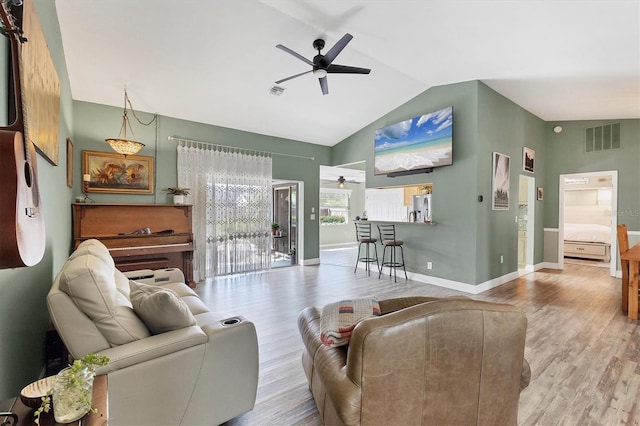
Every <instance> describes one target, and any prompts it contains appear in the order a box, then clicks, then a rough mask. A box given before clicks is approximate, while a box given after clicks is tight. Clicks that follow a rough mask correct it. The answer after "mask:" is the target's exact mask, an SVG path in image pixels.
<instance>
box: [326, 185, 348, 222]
mask: <svg viewBox="0 0 640 426" xmlns="http://www.w3.org/2000/svg"><path fill="white" fill-rule="evenodd" d="M350 197H351V190H350V189H338V188H320V225H343V224H346V223H349V198H350Z"/></svg>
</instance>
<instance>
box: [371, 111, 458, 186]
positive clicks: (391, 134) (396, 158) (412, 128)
mask: <svg viewBox="0 0 640 426" xmlns="http://www.w3.org/2000/svg"><path fill="white" fill-rule="evenodd" d="M452 153H453V107H447V108H444V109H441V110H439V111H435V112H432V113H429V114H424V115H420V116H418V117H414V118H412V119H409V120H405V121H401V122H400V123H396V124H392V125H390V126H386V127H383V128H381V129H378V130H376V133H375V150H374V170H375V174H376V175H391V176H394V175H396V176H397V175H401V174H411V173H422V172H425V171H430V169H432V168H434V167H440V166H450V165H451V164H452V163H453V157H452Z"/></svg>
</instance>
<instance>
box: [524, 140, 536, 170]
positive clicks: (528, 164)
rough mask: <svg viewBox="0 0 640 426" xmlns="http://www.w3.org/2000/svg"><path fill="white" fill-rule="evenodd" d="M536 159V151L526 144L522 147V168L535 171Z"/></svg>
mask: <svg viewBox="0 0 640 426" xmlns="http://www.w3.org/2000/svg"><path fill="white" fill-rule="evenodd" d="M535 161H536V152H535V151H534V150H533V149H531V148H527V147H526V146H525V147H524V148H522V170H524V171H525V172H528V173H533V172H534V171H535V169H534V166H535Z"/></svg>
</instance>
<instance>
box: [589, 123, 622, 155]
mask: <svg viewBox="0 0 640 426" xmlns="http://www.w3.org/2000/svg"><path fill="white" fill-rule="evenodd" d="M584 146H585V150H586V151H587V152H599V151H609V150H611V149H620V148H621V147H622V146H621V143H620V123H613V124H605V125H604V126H597V127H588V128H586V129H585V131H584Z"/></svg>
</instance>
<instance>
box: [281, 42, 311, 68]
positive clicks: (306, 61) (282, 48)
mask: <svg viewBox="0 0 640 426" xmlns="http://www.w3.org/2000/svg"><path fill="white" fill-rule="evenodd" d="M276 47H277V48H278V49H280V50H284V51H285V52H287V53H288V54H290V55H293V56H295V57H296V58H298V59H300V60H301V61H302V62H304V63H305V64H308V65H311V66H312V67H313V66H315V64H314V63H313V62H311V61H310V60H308V59H307V58H305V57H304V56H302V55H301V54H299V53H297V52H294V51H293V50H291V49H289V48H288V47H287V46H283V45H281V44H276Z"/></svg>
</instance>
